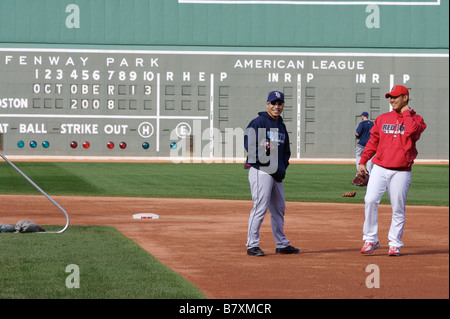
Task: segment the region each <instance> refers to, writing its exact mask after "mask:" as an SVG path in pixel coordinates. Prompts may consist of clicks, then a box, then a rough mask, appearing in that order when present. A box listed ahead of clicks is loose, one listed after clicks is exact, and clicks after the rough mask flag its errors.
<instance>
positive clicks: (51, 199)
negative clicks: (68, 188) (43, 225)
mask: <svg viewBox="0 0 450 319" xmlns="http://www.w3.org/2000/svg"><path fill="white" fill-rule="evenodd" d="M0 157H2V158H3V159H4V160H5V161H6V162H7V163H8V164H9V165H11V166H12V167H13V168H14V169H15V170H16V171H18V172H19V174H20V175H22V176H23V177H24V178H25V179H26V180H27V181H28V182H30V184H31V185H33V186H34V187H35V188H36V189H37V190H38V191H40V192H41V193H42V194H43V195H44V196H45V197H47V199H48V200H49V201H51V202H52V203H53V205H55V206H56V207H57V208H58V209H59V210H60V211H62V212H63V213H64V215H66V225H65V226H64V228H63V229H61V230H59V231H56V232H38V233H41V234H61V233H63V232H65V231H66V229H67V228H68V227H69V220H70V219H69V214H67V212H66V211H65V210H64V208H62V207H61V206H60V205H59V204H58V203H57V202H55V201H54V200H53V198H51V197H50V196H49V195H47V193H46V192H44V191H43V190H42V189H41V188H40V187H39V186H37V185H36V183H35V182H33V181H32V180H31V179H30V178H29V177H28V176H27V175H25V173H24V172H22V171H21V170H20V169H19V168H18V167H17V166H16V165H14V163H12V162H11V161H10V160H9V159H8V158H7V157H6V156H5V155H3V154H2V153H0Z"/></svg>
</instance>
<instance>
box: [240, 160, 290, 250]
mask: <svg viewBox="0 0 450 319" xmlns="http://www.w3.org/2000/svg"><path fill="white" fill-rule="evenodd" d="M248 181H249V183H250V190H251V193H252V200H253V209H252V210H251V212H250V218H249V221H248V235H247V244H246V246H247V248H253V247H259V230H260V228H261V225H262V222H263V220H264V217H265V215H266V212H267V209H268V210H269V211H270V220H271V225H272V233H273V238H274V239H275V243H276V248H284V247H287V246H289V240H288V239H287V238H286V236H285V235H284V212H285V208H286V204H285V199H284V189H283V183H282V182H277V181H275V180H274V179H273V177H272V176H270V175H269V174H268V173H266V172H264V171H263V170H258V169H256V168H253V167H251V168H250V169H249V172H248Z"/></svg>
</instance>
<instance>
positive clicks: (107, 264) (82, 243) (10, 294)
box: [0, 226, 206, 300]
mask: <svg viewBox="0 0 450 319" xmlns="http://www.w3.org/2000/svg"><path fill="white" fill-rule="evenodd" d="M52 228H54V229H52ZM56 228H60V227H59V226H48V227H47V226H46V230H47V231H51V230H57V229H56ZM0 251H1V257H0V300H1V299H42V298H44V299H125V298H126V299H199V298H200V299H203V298H206V297H205V296H204V295H203V294H202V293H201V292H200V291H199V290H198V289H197V288H196V287H195V286H193V285H192V284H191V283H189V282H188V281H187V280H185V279H184V278H183V277H181V276H179V275H178V274H177V273H175V272H174V271H172V270H171V269H169V268H168V267H166V266H164V265H163V264H161V263H160V262H159V261H158V260H156V259H155V258H154V257H153V256H151V255H150V254H149V253H147V252H146V251H145V250H144V249H142V248H141V247H140V246H138V245H137V244H136V243H135V242H133V241H132V240H131V239H128V238H127V237H125V236H124V235H122V234H121V233H120V232H119V231H117V230H116V229H115V228H113V227H107V226H102V227H100V226H71V227H70V228H69V230H68V231H66V232H64V233H62V234H15V233H2V234H0ZM69 265H76V266H77V267H78V270H79V272H78V273H79V277H78V278H79V280H77V277H76V273H75V272H74V269H73V268H67V267H68V266H69ZM66 281H67V283H68V285H66ZM77 282H78V283H79V288H76V286H75V283H77Z"/></svg>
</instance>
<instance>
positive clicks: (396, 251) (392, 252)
mask: <svg viewBox="0 0 450 319" xmlns="http://www.w3.org/2000/svg"><path fill="white" fill-rule="evenodd" d="M388 255H389V256H400V249H399V248H398V247H395V246H390V247H389V251H388Z"/></svg>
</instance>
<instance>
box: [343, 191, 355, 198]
mask: <svg viewBox="0 0 450 319" xmlns="http://www.w3.org/2000/svg"><path fill="white" fill-rule="evenodd" d="M355 195H356V192H355V191H351V192H348V193H345V194H344V195H342V197H355Z"/></svg>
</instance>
